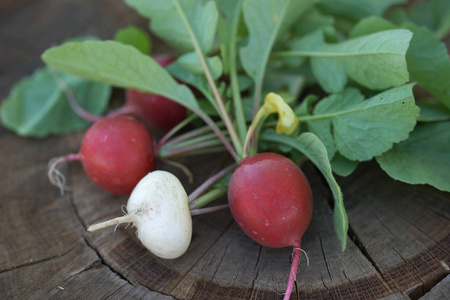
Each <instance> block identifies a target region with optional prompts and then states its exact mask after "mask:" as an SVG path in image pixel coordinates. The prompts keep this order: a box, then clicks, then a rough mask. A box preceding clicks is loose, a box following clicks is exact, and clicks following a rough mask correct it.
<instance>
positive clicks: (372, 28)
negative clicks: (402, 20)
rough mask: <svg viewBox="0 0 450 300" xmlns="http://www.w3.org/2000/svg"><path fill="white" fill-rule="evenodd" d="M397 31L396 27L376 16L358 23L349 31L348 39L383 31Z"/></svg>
mask: <svg viewBox="0 0 450 300" xmlns="http://www.w3.org/2000/svg"><path fill="white" fill-rule="evenodd" d="M393 29H399V28H398V26H396V25H395V24H393V23H391V22H389V21H388V20H385V19H383V18H380V17H377V16H370V17H367V18H364V19H362V20H361V21H359V22H358V23H357V24H356V25H355V26H354V27H353V28H352V30H351V31H350V33H349V38H351V39H354V38H357V37H360V36H364V35H369V34H373V33H377V32H380V31H385V30H393Z"/></svg>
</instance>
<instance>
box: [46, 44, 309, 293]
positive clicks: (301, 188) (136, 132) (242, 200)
mask: <svg viewBox="0 0 450 300" xmlns="http://www.w3.org/2000/svg"><path fill="white" fill-rule="evenodd" d="M120 47H125V46H120ZM124 49H127V48H124ZM127 51H128V50H127ZM197 54H198V58H199V59H200V64H201V65H202V68H203V70H202V72H203V73H204V75H205V78H206V80H207V84H208V86H209V91H206V92H205V91H203V92H204V94H205V95H204V96H205V97H206V98H207V99H208V100H210V102H211V103H212V106H213V108H215V109H216V110H217V114H216V115H214V116H213V117H214V118H218V119H219V120H220V122H216V121H218V120H217V119H213V118H211V117H210V116H208V115H207V114H205V113H204V112H203V111H202V110H201V109H197V108H196V107H194V109H192V106H189V105H186V106H183V105H180V101H179V99H168V98H166V97H163V96H162V95H159V94H157V93H149V92H148V91H145V90H144V91H140V90H138V89H135V88H126V102H125V106H124V107H123V108H121V109H118V110H117V111H114V112H112V113H110V114H109V115H107V116H105V117H90V116H89V115H88V114H87V113H86V112H83V110H82V109H80V108H76V104H74V101H72V107H75V108H76V111H78V112H79V113H80V115H82V116H86V117H87V118H88V119H91V120H92V121H94V123H93V125H92V126H91V127H90V128H89V129H88V130H87V131H86V133H85V135H84V138H83V140H82V143H81V149H80V151H79V153H77V154H70V155H67V156H64V157H61V158H58V159H56V160H54V161H52V162H51V163H50V168H49V177H50V180H51V181H52V182H53V183H54V184H56V185H58V186H60V188H64V179H63V177H62V176H61V174H60V173H59V171H58V169H57V167H58V165H59V164H61V163H63V162H66V161H73V160H79V161H81V163H82V165H83V167H84V170H85V172H86V174H87V175H88V176H89V177H90V178H91V179H92V181H93V182H95V183H96V184H97V185H98V186H100V187H101V188H103V189H104V190H106V191H108V192H111V193H113V194H119V195H127V194H131V195H130V198H129V200H128V204H127V213H126V215H124V216H122V217H118V218H115V219H112V220H109V221H105V222H102V223H100V224H96V225H92V226H91V227H89V228H88V230H89V231H93V230H97V229H100V228H104V227H106V226H111V225H118V224H121V223H133V225H134V226H135V227H136V228H137V236H138V238H139V239H140V241H141V242H142V244H143V245H144V246H145V247H146V248H148V249H149V250H150V251H151V252H152V253H154V254H155V255H157V256H159V257H162V258H177V257H179V256H181V255H182V254H183V253H185V251H186V250H187V249H188V246H189V244H190V240H191V235H192V221H191V215H193V214H196V213H201V212H209V211H214V210H216V209H220V208H223V207H224V206H223V205H221V206H217V207H213V208H207V209H205V210H200V211H199V210H197V208H199V207H202V206H204V205H206V204H208V203H209V202H211V201H212V200H214V199H217V198H219V197H220V196H221V195H223V194H225V193H224V190H223V189H220V190H219V192H215V191H212V193H206V192H207V191H208V189H209V188H210V187H212V186H213V185H214V184H215V183H216V182H217V181H218V180H220V179H221V178H223V177H225V176H226V175H228V174H230V173H232V175H231V178H230V179H229V182H227V185H228V188H227V192H228V204H229V205H226V206H227V207H229V208H230V210H231V213H232V215H233V217H234V218H235V220H236V222H237V223H238V225H239V226H240V228H241V229H242V230H243V231H244V232H245V233H246V234H247V235H248V236H249V237H250V238H251V239H253V240H254V241H255V242H257V243H259V244H261V245H263V246H267V247H286V246H291V247H293V248H294V259H293V261H292V267H291V272H290V276H289V281H288V285H287V289H286V294H285V298H286V299H288V298H289V297H290V294H291V291H292V288H293V285H294V282H295V276H296V273H297V268H298V263H299V257H300V251H301V249H300V241H301V238H302V235H303V234H304V232H305V231H306V229H307V227H308V225H309V222H310V219H311V215H312V206H313V205H312V193H311V189H310V186H309V184H308V180H307V179H306V177H305V175H304V174H303V173H302V171H301V170H300V168H299V167H298V166H297V165H296V164H295V163H294V162H292V161H291V160H290V159H288V158H287V157H285V156H282V155H280V154H276V153H271V152H267V153H258V142H259V140H258V132H259V130H258V129H259V128H260V127H261V125H262V123H263V120H265V119H266V118H267V117H268V116H269V115H270V114H274V113H275V114H277V116H278V118H277V124H276V131H277V133H280V134H287V135H289V134H291V133H292V132H294V131H295V130H296V129H297V125H298V120H297V117H296V116H295V114H294V112H293V111H292V109H291V107H290V106H289V105H288V104H287V103H286V102H285V101H284V99H283V98H282V97H281V96H279V95H277V94H274V93H270V94H268V95H267V96H266V98H265V101H264V104H263V105H262V106H261V107H259V109H257V110H255V111H254V114H253V117H252V121H251V123H250V124H248V125H249V126H248V129H247V125H246V124H244V125H243V124H242V123H241V126H240V130H236V128H235V125H234V122H233V120H232V119H231V117H230V114H229V112H228V108H227V106H226V105H225V103H224V101H223V99H222V98H221V92H220V91H219V88H218V86H217V83H216V82H215V79H214V76H213V75H212V74H211V73H210V70H209V68H208V66H207V63H206V61H201V60H202V59H203V57H202V54H201V53H197ZM133 55H136V56H139V57H140V56H141V55H142V56H143V55H144V54H142V53H138V52H137V51H136V52H133ZM142 59H144V60H145V59H147V57H142ZM153 59H154V61H156V62H157V63H158V64H159V65H160V66H162V67H164V68H165V67H167V66H168V65H170V64H171V63H172V62H174V61H176V59H175V58H172V57H168V56H155V57H153ZM151 64H153V63H151ZM83 75H86V74H83ZM216 80H217V79H216ZM106 81H107V80H106ZM178 82H179V81H178ZM171 100H174V101H171ZM212 101H215V103H213V102H212ZM181 104H183V103H181ZM256 108H258V107H256ZM188 109H190V112H189V115H190V116H195V115H198V117H200V119H202V120H203V121H205V123H206V125H207V126H205V127H200V128H198V127H195V126H194V128H193V129H192V130H191V131H189V132H187V133H183V134H178V135H177V133H179V129H180V128H182V127H183V126H184V125H186V124H187V123H189V122H190V120H192V119H193V118H192V117H187V116H188ZM236 109H238V110H239V107H236ZM241 121H242V119H241ZM147 125H149V126H150V127H157V128H159V129H160V130H165V131H168V132H167V134H166V135H165V136H164V137H162V138H161V140H160V141H159V142H158V143H154V139H153V137H152V135H151V133H150V131H149V129H148V127H147ZM243 128H245V130H242V129H243ZM180 149H181V150H180ZM192 149H194V150H195V151H194V150H192ZM218 149H219V150H220V151H228V152H229V154H230V156H231V158H232V159H233V160H234V163H233V164H232V165H231V166H229V167H227V168H225V169H224V170H222V171H221V172H219V173H218V174H217V175H215V176H213V177H211V178H209V179H208V180H207V181H206V182H205V183H204V184H203V185H201V186H200V187H199V188H198V189H197V190H196V191H194V192H193V193H192V194H191V195H190V196H189V197H188V196H187V194H186V192H185V190H184V188H183V186H182V184H181V183H180V181H179V180H178V179H177V178H176V177H175V176H174V175H172V174H170V173H168V172H165V171H155V170H154V169H155V161H156V160H157V159H164V158H167V157H173V156H176V155H180V154H186V153H188V154H194V153H202V151H210V152H212V151H217V150H218ZM216 191H217V190H216ZM225 192H226V191H225ZM199 196H201V197H200V198H199ZM204 199H206V200H204ZM200 200H201V201H200ZM194 209H195V210H196V211H195V212H194Z"/></svg>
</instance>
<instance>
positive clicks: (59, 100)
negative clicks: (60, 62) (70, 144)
mask: <svg viewBox="0 0 450 300" xmlns="http://www.w3.org/2000/svg"><path fill="white" fill-rule="evenodd" d="M57 74H58V76H59V77H60V78H61V80H63V81H64V82H65V83H66V84H67V86H68V87H69V88H70V90H71V91H72V92H73V93H74V95H75V98H76V100H77V102H78V104H79V105H80V106H81V107H83V108H84V109H85V110H86V111H88V112H90V113H92V114H95V115H101V114H102V113H103V112H104V111H105V110H106V107H107V106H108V103H109V97H110V94H111V87H110V86H109V85H107V84H103V83H96V82H92V81H88V80H85V79H83V78H79V77H77V76H73V75H69V74H65V73H61V72H58V73H57ZM0 113H1V119H2V123H3V125H4V126H5V127H7V128H9V129H11V130H13V131H15V132H16V133H17V134H18V135H20V136H28V137H38V138H43V137H46V136H48V135H51V134H65V133H69V132H72V131H75V130H81V129H85V128H86V127H87V126H88V125H89V124H90V123H89V122H88V121H86V120H84V119H82V118H81V117H79V116H78V115H77V114H75V112H73V110H72V109H71V107H70V105H69V103H68V101H67V99H66V95H65V93H64V91H63V90H61V88H60V87H59V85H58V84H57V82H56V81H55V79H54V77H53V75H52V72H51V71H50V70H49V69H48V68H42V69H38V70H36V71H35V72H34V73H33V75H32V76H30V77H25V78H23V79H22V80H21V81H20V82H18V83H17V84H16V85H15V86H14V87H13V89H12V90H11V93H10V95H9V97H8V98H6V99H5V101H4V102H3V104H2V106H1V111H0Z"/></svg>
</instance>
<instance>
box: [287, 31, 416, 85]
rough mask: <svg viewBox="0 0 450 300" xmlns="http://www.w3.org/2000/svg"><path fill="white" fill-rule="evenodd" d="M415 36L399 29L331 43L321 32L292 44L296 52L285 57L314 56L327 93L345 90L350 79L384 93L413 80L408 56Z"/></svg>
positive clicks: (312, 64) (316, 74)
mask: <svg viewBox="0 0 450 300" xmlns="http://www.w3.org/2000/svg"><path fill="white" fill-rule="evenodd" d="M411 37H412V33H411V32H410V31H409V30H405V29H397V30H387V31H382V32H377V33H374V34H370V35H367V36H362V37H359V38H355V39H350V40H347V41H344V42H342V43H337V44H327V43H325V41H324V37H323V33H322V32H320V31H318V32H315V33H313V34H311V35H309V36H306V37H304V38H301V39H299V40H295V41H294V42H292V44H291V49H292V51H288V52H284V53H283V55H284V56H293V57H310V62H311V67H312V70H313V73H314V75H315V76H316V78H317V80H318V82H319V83H320V85H321V86H322V87H323V88H324V89H325V90H326V91H327V92H339V91H342V90H343V89H344V87H345V85H346V84H347V81H348V77H349V78H351V79H352V80H354V81H355V82H357V83H359V84H361V85H362V86H364V87H367V88H369V89H374V90H382V89H387V88H390V87H395V86H399V85H402V84H404V83H406V82H407V81H408V80H409V75H408V70H407V65H406V59H405V54H406V50H407V49H408V45H409V41H410V40H411Z"/></svg>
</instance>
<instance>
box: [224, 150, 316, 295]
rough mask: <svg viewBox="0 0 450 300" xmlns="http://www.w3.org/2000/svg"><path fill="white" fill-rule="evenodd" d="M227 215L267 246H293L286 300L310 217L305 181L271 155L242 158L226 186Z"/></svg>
mask: <svg viewBox="0 0 450 300" xmlns="http://www.w3.org/2000/svg"><path fill="white" fill-rule="evenodd" d="M228 201H229V205H230V210H231V213H232V214H233V217H234V219H235V220H236V222H237V224H238V225H239V227H240V228H241V229H242V230H243V231H244V232H245V233H246V234H247V235H248V236H249V237H250V238H251V239H253V240H254V241H255V242H257V243H259V244H261V245H263V246H267V247H286V246H292V247H294V259H293V261H292V267H291V274H290V276H289V281H288V285H287V289H286V294H285V299H289V297H290V295H291V292H292V288H293V286H294V282H295V276H296V273H297V268H298V263H299V259H300V251H301V249H300V240H301V238H302V236H303V234H304V233H305V231H306V229H307V227H308V225H309V222H310V220H311V215H312V207H313V202H312V193H311V188H310V186H309V183H308V180H307V179H306V177H305V175H304V174H303V172H302V171H301V170H300V168H299V167H298V166H297V165H296V164H295V163H293V162H292V161H291V160H290V159H288V158H286V157H284V156H282V155H279V154H275V153H261V154H255V155H252V156H249V157H246V158H245V159H243V160H242V161H241V163H240V164H239V166H238V167H237V168H236V170H235V171H234V172H233V175H232V176H231V179H230V183H229V187H228Z"/></svg>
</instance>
